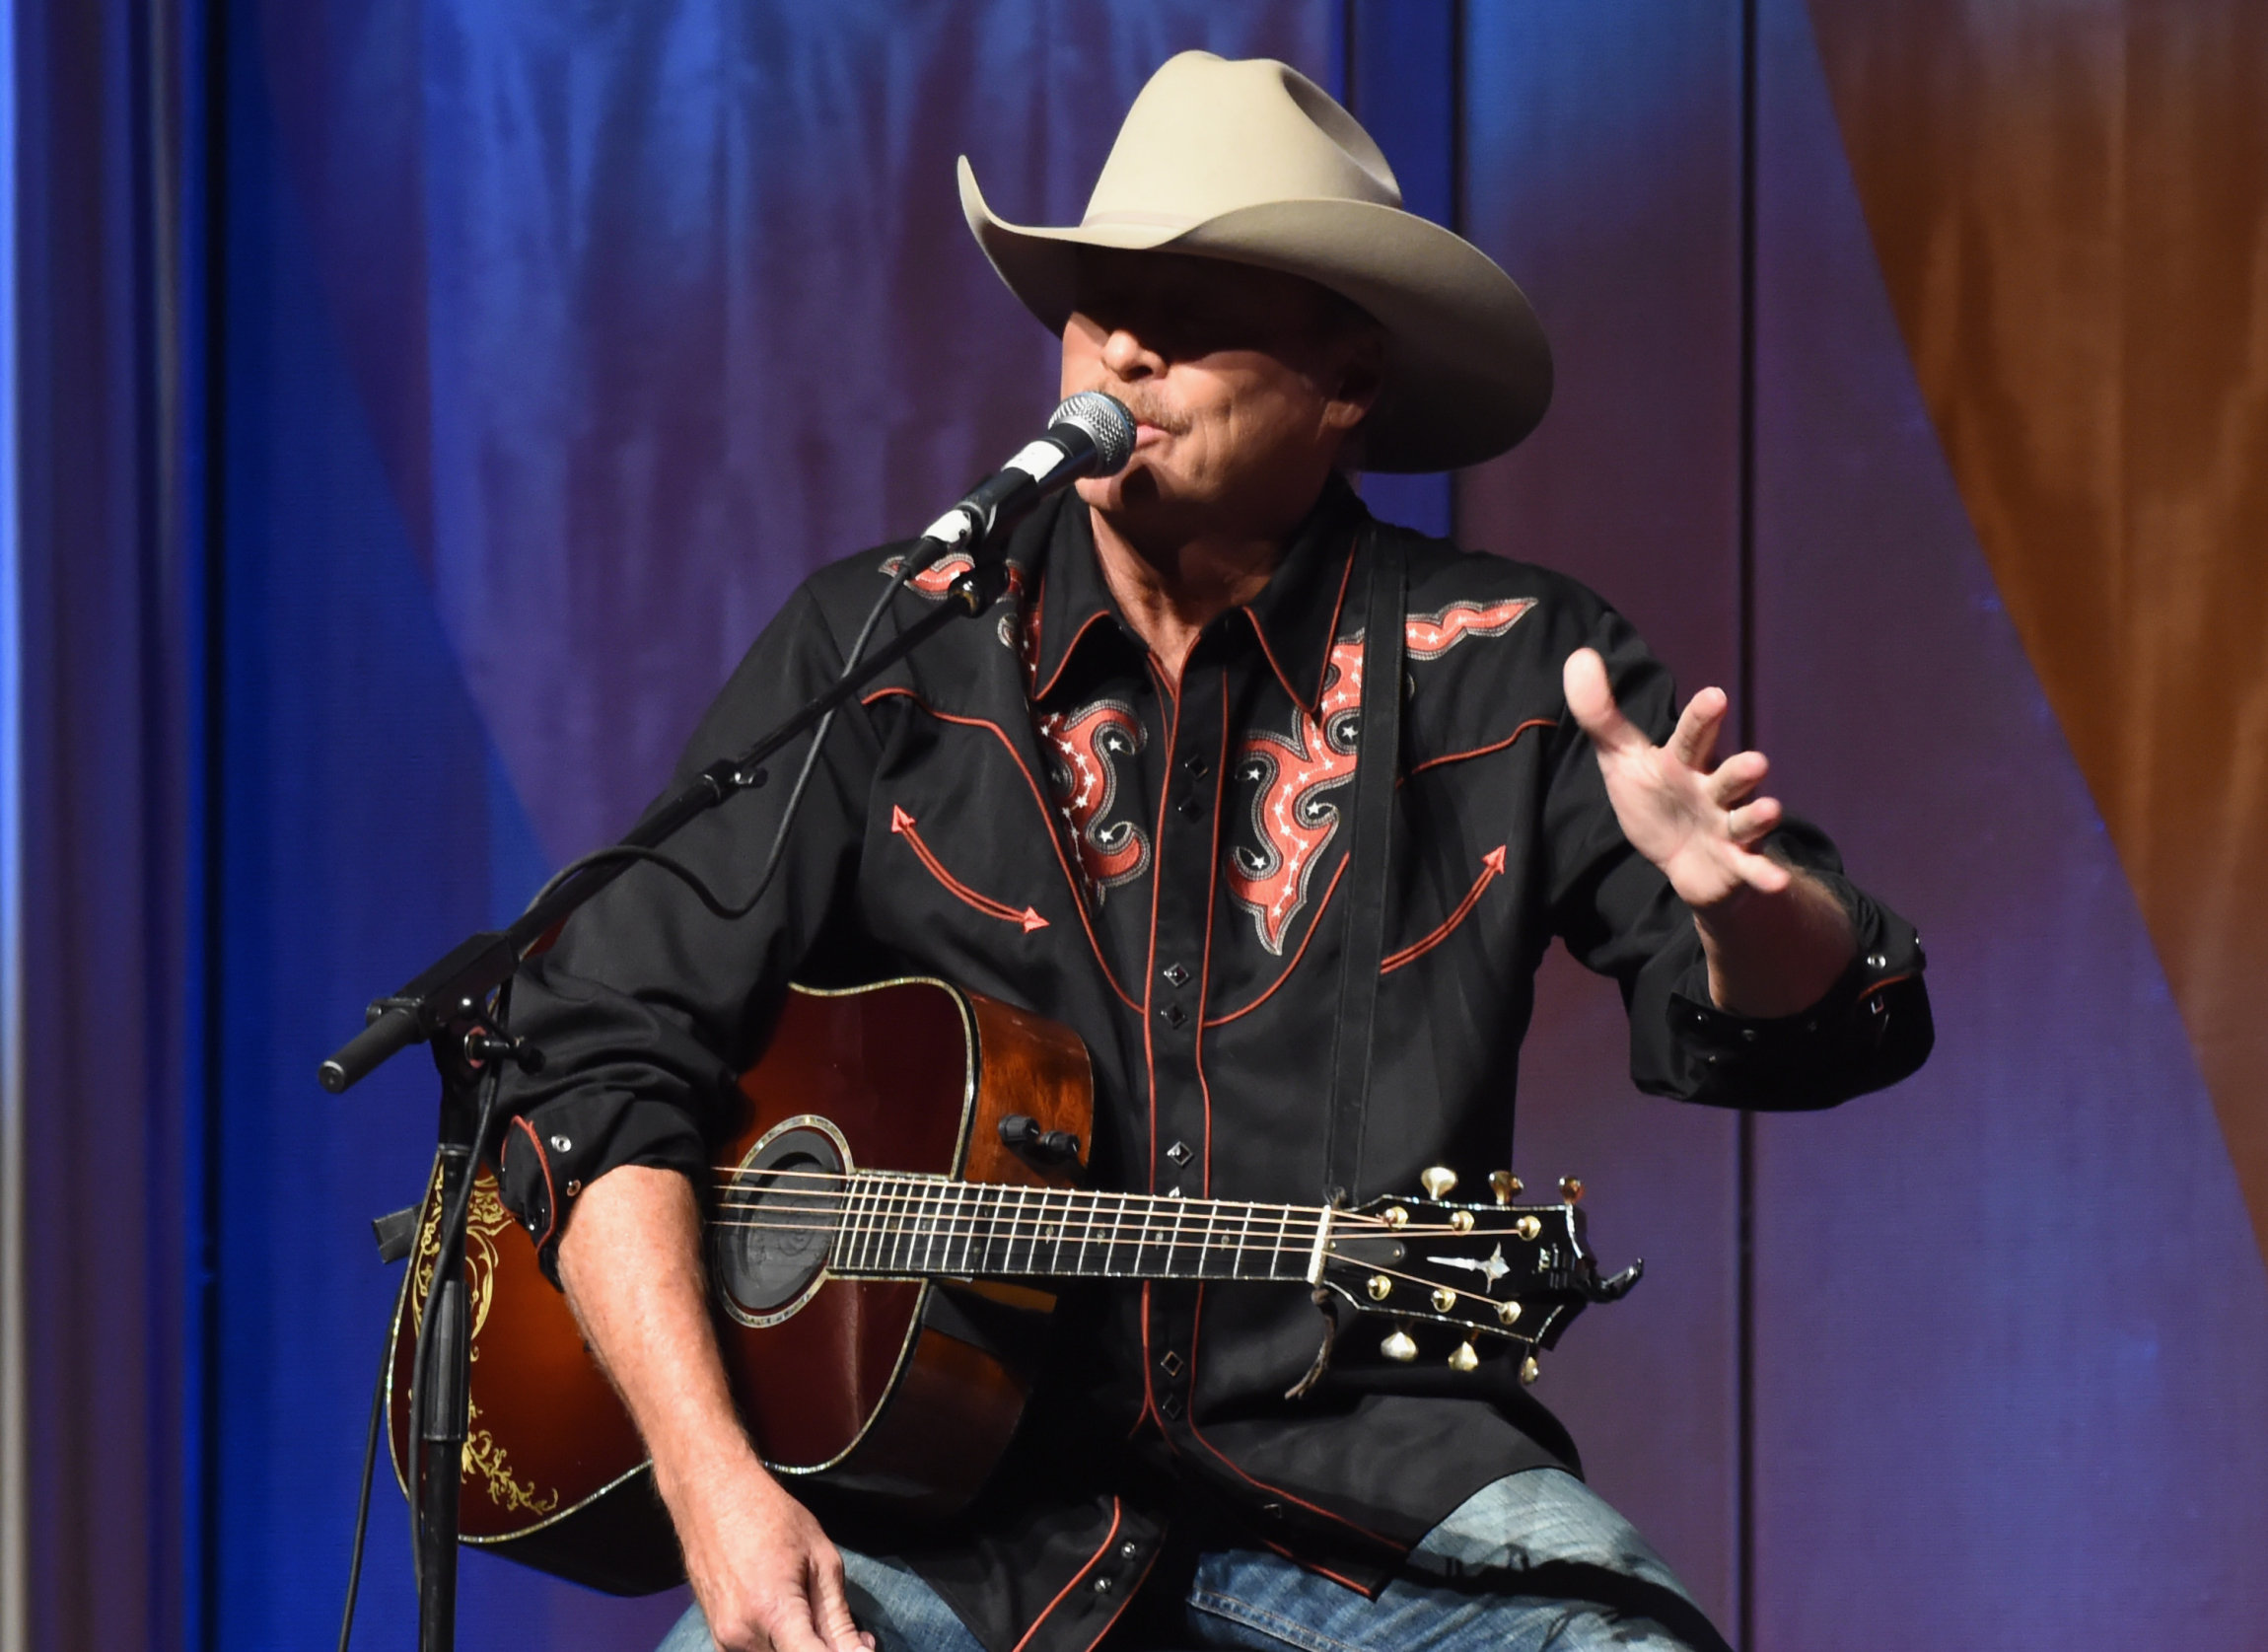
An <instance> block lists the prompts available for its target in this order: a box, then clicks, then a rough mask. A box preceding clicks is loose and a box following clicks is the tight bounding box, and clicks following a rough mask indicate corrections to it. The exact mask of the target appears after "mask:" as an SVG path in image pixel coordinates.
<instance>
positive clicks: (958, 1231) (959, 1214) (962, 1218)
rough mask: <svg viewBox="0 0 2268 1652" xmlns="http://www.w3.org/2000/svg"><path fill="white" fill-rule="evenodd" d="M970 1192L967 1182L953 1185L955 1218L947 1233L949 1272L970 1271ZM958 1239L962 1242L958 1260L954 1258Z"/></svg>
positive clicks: (946, 1264) (947, 1268)
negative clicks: (954, 1249)
mask: <svg viewBox="0 0 2268 1652" xmlns="http://www.w3.org/2000/svg"><path fill="white" fill-rule="evenodd" d="M968 1193H969V1187H968V1184H967V1183H965V1182H957V1183H955V1184H954V1185H953V1218H952V1220H951V1222H950V1223H949V1224H948V1225H947V1228H946V1235H945V1270H946V1271H947V1272H948V1273H965V1272H967V1271H968ZM956 1240H957V1241H959V1243H960V1260H959V1261H958V1262H956V1261H955V1260H954V1259H953V1247H954V1242H955V1241H956Z"/></svg>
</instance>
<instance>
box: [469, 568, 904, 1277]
mask: <svg viewBox="0 0 2268 1652" xmlns="http://www.w3.org/2000/svg"><path fill="white" fill-rule="evenodd" d="M841 664H842V655H841V650H840V649H839V647H838V646H837V644H836V642H835V640H834V637H833V635H832V633H831V632H830V630H829V628H828V626H827V624H826V621H825V619H824V617H823V616H822V615H821V613H820V611H819V610H818V605H817V604H816V602H815V600H814V599H813V597H812V596H811V593H810V591H809V589H808V588H807V589H806V590H805V591H803V592H800V593H799V594H798V595H797V597H795V598H794V599H791V600H790V602H789V603H788V605H787V606H786V608H785V609H784V610H783V611H781V613H780V614H779V615H778V617H776V618H775V619H774V620H773V622H772V623H771V625H769V626H768V627H767V628H766V629H765V630H764V632H763V634H762V635H761V636H759V637H758V638H757V639H756V642H755V643H754V645H753V646H752V647H751V648H750V649H749V651H748V653H747V655H746V657H745V658H744V660H743V661H742V663H741V665H740V667H739V668H738V669H737V670H736V671H735V672H734V674H733V677H732V679H731V681H730V682H728V683H727V684H726V686H725V688H724V690H723V692H721V693H720V694H719V695H718V697H717V699H716V701H715V702H714V703H713V704H712V705H711V707H710V709H709V711H708V713H707V715H706V716H705V717H704V718H703V719H702V722H701V725H700V727H699V729H698V730H697V731H696V732H695V734H694V736H693V738H692V740H691V741H690V742H689V743H688V745H687V746H686V748H685V752H684V754H683V756H682V757H681V758H680V760H679V762H678V764H677V770H676V774H675V776H674V777H673V781H672V783H671V787H670V790H669V792H668V793H667V794H665V795H666V796H674V795H675V793H676V792H677V791H678V790H679V789H681V788H682V787H683V786H685V785H686V784H688V783H689V782H690V781H691V780H692V779H693V778H694V777H695V776H696V775H697V774H698V773H699V772H700V771H701V769H703V768H704V767H706V766H707V765H708V764H710V763H712V762H714V761H717V760H718V759H720V758H723V757H728V756H731V755H733V754H737V753H739V752H742V751H744V750H746V749H747V748H748V747H749V746H750V745H752V744H753V743H754V742H755V740H756V739H757V738H758V737H759V736H760V735H761V734H762V733H763V732H764V731H765V730H766V729H767V728H769V727H771V726H773V725H774V724H776V723H777V722H778V721H779V720H780V719H782V718H784V717H785V716H787V715H788V714H789V713H791V712H792V711H794V710H795V709H796V708H797V707H798V706H800V705H802V704H803V703H805V702H806V701H807V700H808V699H809V698H810V697H811V696H813V695H814V694H815V693H817V692H818V691H819V690H821V689H822V688H824V687H825V686H826V685H827V684H828V683H829V682H832V681H833V680H834V678H835V677H836V676H837V674H838V673H839V672H840V670H841ZM807 750H808V737H807V739H806V740H804V741H798V742H796V743H795V744H793V745H791V746H790V747H788V748H787V749H786V750H785V751H783V752H781V753H779V754H777V755H776V756H775V757H774V758H773V759H772V760H771V761H770V763H769V764H768V765H767V766H768V768H769V771H770V773H769V778H768V780H767V781H766V783H765V784H763V785H760V786H758V787H756V788H754V789H752V790H746V791H743V792H740V793H738V794H736V795H735V796H734V797H733V798H731V799H730V800H729V801H727V802H726V803H725V804H723V805H722V806H721V807H719V808H717V809H713V810H711V811H709V812H708V813H707V814H705V815H702V816H700V817H698V818H697V819H696V820H694V821H693V822H692V823H691V824H689V825H688V826H685V827H684V828H683V829H682V830H680V831H679V832H678V833H677V834H676V835H675V836H674V837H673V838H672V839H671V840H670V841H669V843H668V844H667V845H666V846H665V852H666V853H668V854H669V855H670V856H671V857H672V858H673V859H674V860H676V861H678V862H679V863H680V864H682V865H683V866H684V867H685V868H687V869H688V870H690V871H691V872H692V873H693V874H694V875H696V876H697V877H699V878H700V879H701V880H702V882H703V883H705V884H706V885H707V886H708V888H709V889H710V890H711V891H712V892H713V893H714V895H715V896H716V898H718V899H719V900H720V901H722V902H723V903H725V904H726V905H728V906H737V905H739V904H742V903H744V902H745V901H746V900H747V899H748V896H749V894H750V892H751V891H753V889H754V887H755V884H756V881H757V879H758V877H759V875H760V873H761V872H762V869H763V864H764V859H765V856H766V855H767V854H768V853H769V851H770V848H771V844H772V842H773V839H774V836H775V834H776V832H777V828H778V826H779V822H780V817H781V812H782V810H783V808H784V806H785V804H786V802H787V797H788V793H789V792H790V790H791V789H792V787H793V783H794V778H795V774H796V771H797V769H798V768H799V767H800V765H801V764H802V762H803V759H804V754H805V753H806V751H807ZM875 752H876V746H875V741H874V737H873V733H872V730H871V728H870V726H869V724H868V721H867V715H866V713H865V712H864V710H863V709H862V708H861V707H859V706H858V705H856V704H853V705H849V706H846V707H844V708H843V709H842V710H841V711H840V712H839V713H838V714H837V716H836V718H835V724H834V728H833V730H832V732H831V733H830V734H829V735H828V737H827V741H826V744H825V747H824V748H823V750H822V751H821V753H820V755H819V760H818V763H817V765H816V767H815V770H814V772H813V775H812V780H811V784H810V786H809V788H808V789H807V791H806V793H805V796H804V799H803V803H802V806H801V809H800V811H799V813H798V815H797V819H796V822H795V825H794V828H793V830H792V831H790V832H789V834H788V837H787V840H786V844H785V846H784V848H783V850H782V854H781V862H780V868H779V872H778V874H777V876H776V877H775V878H774V879H773V881H772V883H771V885H770V886H769V887H768V888H767V889H766V890H765V892H764V894H763V895H762V897H761V898H759V899H757V900H756V902H755V903H754V905H753V907H752V908H751V909H750V910H748V911H747V912H746V913H745V914H744V915H741V916H739V917H735V918H731V919H725V918H720V917H718V916H717V915H716V914H715V913H713V912H711V911H710V910H709V909H708V908H707V907H706V906H705V905H704V904H703V903H702V902H701V901H700V899H699V898H697V897H696V896H695V895H694V893H693V892H692V890H691V889H689V888H688V887H687V886H686V885H685V884H684V883H683V882H682V881H681V880H679V879H677V878H675V877H673V876H672V875H671V874H670V873H669V872H667V871H666V870H664V869H663V868H661V867H658V866H653V865H645V864H641V865H634V866H632V867H631V868H630V869H629V870H628V871H626V872H625V873H623V875H622V876H621V877H620V878H618V879H617V880H615V882H614V883H613V884H612V885H610V886H609V887H608V888H606V889H605V890H603V891H602V892H601V893H600V894H599V895H598V896H597V897H596V898H593V899H592V900H591V901H590V902H589V903H588V904H587V905H585V906H583V907H582V908H581V909H580V910H578V911H577V912H576V913H575V914H574V915H573V916H572V917H571V918H569V919H568V920H567V922H566V924H565V926H564V927H563V928H562V930H561V932H560V934H559V936H558V939H557V942H556V944H555V945H554V946H553V947H552V948H551V949H550V950H549V951H548V952H546V953H544V954H542V955H541V956H538V957H534V958H532V959H530V960H529V961H528V962H527V963H526V964H525V965H523V967H522V969H521V971H520V973H519V975H518V976H517V977H516V979H515V981H514V983H513V988H512V1001H511V1026H512V1031H513V1033H514V1034H515V1035H517V1036H519V1037H522V1038H525V1039H527V1040H528V1041H530V1042H532V1043H533V1044H534V1045H535V1046H536V1047H537V1048H539V1049H540V1050H542V1052H543V1055H544V1065H543V1069H542V1071H541V1072H540V1073H536V1074H521V1073H508V1075H507V1077H506V1079H505V1090H506V1094H505V1098H504V1100H505V1105H506V1107H507V1110H508V1112H509V1113H510V1114H511V1115H512V1120H513V1121H512V1123H511V1125H510V1126H509V1128H508V1129H507V1130H506V1132H505V1137H504V1142H503V1145H502V1147H501V1149H500V1151H499V1155H498V1167H499V1172H500V1175H499V1181H500V1183H501V1186H502V1193H503V1198H504V1202H505V1205H506V1207H507V1208H508V1209H509V1210H511V1211H512V1213H513V1214H514V1215H515V1216H516V1217H517V1218H518V1219H519V1220H520V1222H521V1224H522V1225H523V1226H524V1227H526V1228H527V1229H528V1231H529V1233H530V1234H531V1235H532V1237H533V1238H534V1240H535V1242H536V1247H537V1255H538V1257H539V1258H540V1259H541V1261H542V1264H543V1267H544V1269H545V1271H546V1272H550V1271H551V1269H552V1268H553V1266H554V1257H555V1249H556V1246H557V1244H558V1241H559V1237H560V1235H561V1233H562V1232H563V1231H564V1230H565V1227H566V1224H567V1222H568V1220H569V1219H570V1217H571V1215H572V1213H573V1210H574V1205H575V1200H576V1198H577V1197H578V1196H579V1195H580V1193H581V1191H582V1189H583V1188H584V1187H585V1186H586V1185H589V1184H590V1183H592V1182H594V1181H596V1180H597V1179H598V1178H600V1177H601V1176H603V1175H605V1174H606V1172H608V1171H610V1170H613V1169H615V1168H617V1167H619V1166H622V1165H632V1164H635V1165H650V1166H658V1167H662V1168H666V1169H670V1170H675V1171H678V1172H680V1173H682V1174H684V1175H685V1176H687V1177H688V1178H690V1179H691V1180H692V1181H693V1184H694V1187H695V1189H696V1191H697V1192H703V1193H705V1191H706V1188H707V1186H708V1177H707V1175H706V1173H705V1167H706V1166H707V1164H708V1158H709V1144H710V1142H711V1141H712V1140H713V1139H714V1138H715V1136H716V1134H717V1133H718V1130H717V1127H718V1125H719V1123H720V1111H721V1109H722V1107H723V1105H724V1102H725V1099H726V1098H727V1097H728V1096H729V1094H730V1092H731V1090H732V1087H733V1085H734V1082H735V1080H736V1077H737V1075H738V1074H739V1073H741V1072H742V1071H744V1069H745V1068H746V1067H747V1066H748V1065H750V1064H751V1063H752V1062H753V1060H754V1059H755V1057H756V1055H757V1053H758V1052H759V1051H760V1050H761V1048H762V1044H763V1040H764V1038H765V1036H766V1034H767V1032H768V1029H769V1025H770V1022H771V1019H772V1017H773V1015H774V1014H775V1013H776V1009H777V1006H778V1003H779V1000H780V998H781V996H782V995H783V994H784V993H785V991H786V989H787V984H788V981H789V980H790V978H791V977H792V976H793V974H794V973H795V971H796V970H797V969H798V968H799V966H800V965H801V964H802V963H803V961H804V957H805V954H806V953H807V951H808V950H809V949H810V947H811V945H812V943H813V941H814V939H815V937H816V936H817V935H818V934H819V933H820V931H821V929H822V928H823V927H824V926H825V925H826V923H827V921H828V918H829V915H830V913H832V912H834V911H835V910H836V909H837V908H839V907H840V906H843V905H845V904H847V896H848V892H849V891H850V890H851V889H852V887H853V885H854V884H855V881H856V877H857V862H858V853H859V845H860V843H861V840H862V834H863V823H864V818H865V814H866V809H867V801H868V795H869V793H870V791H871V789H872V780H871V777H872V773H873V769H874V762H875Z"/></svg>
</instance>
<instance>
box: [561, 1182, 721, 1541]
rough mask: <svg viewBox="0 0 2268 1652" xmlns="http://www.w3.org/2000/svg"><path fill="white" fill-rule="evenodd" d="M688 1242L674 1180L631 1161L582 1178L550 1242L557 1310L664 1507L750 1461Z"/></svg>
mask: <svg viewBox="0 0 2268 1652" xmlns="http://www.w3.org/2000/svg"><path fill="white" fill-rule="evenodd" d="M700 1243H701V1239H700V1212H699V1211H698V1210H697V1209H696V1208H695V1206H694V1203H693V1192H692V1189H691V1188H690V1187H689V1186H687V1185H686V1184H685V1179H684V1178H683V1177H682V1176H679V1175H677V1174H676V1173H675V1172H674V1171H667V1170H653V1169H649V1168H647V1167H646V1166H643V1165H624V1166H623V1167H621V1168H620V1169H618V1170H614V1171H610V1172H608V1173H607V1174H606V1175H604V1176H602V1177H600V1178H598V1179H597V1180H596V1181H594V1182H593V1183H592V1184H591V1185H590V1186H589V1187H588V1188H586V1189H585V1190H584V1192H583V1195H582V1197H581V1198H580V1199H579V1200H578V1201H577V1205H576V1210H575V1219H574V1221H572V1222H571V1223H569V1224H568V1228H567V1232H566V1234H565V1235H564V1237H562V1238H561V1240H560V1242H559V1280H560V1283H561V1284H562V1285H564V1286H565V1287H566V1290H567V1300H568V1303H569V1304H570V1305H571V1306H572V1307H573V1308H574V1310H575V1317H576V1319H577V1320H578V1321H580V1322H581V1324H582V1327H583V1334H584V1336H585V1337H586V1338H587V1339H588V1340H589V1341H590V1343H591V1346H592V1348H593V1349H594V1350H595V1351H596V1352H597V1353H598V1355H599V1359H600V1361H601V1363H602V1364H603V1365H604V1366H605V1368H606V1374H607V1375H608V1376H609V1377H611V1378H612V1379H613V1382H614V1386H615V1388H616V1389H617V1390H618V1391H619V1392H620V1393H621V1396H622V1400H623V1402H624V1404H626V1405H627V1406H628V1407H629V1410H630V1417H631V1420H632V1421H634V1422H635V1423H636V1424H637V1425H638V1432H639V1434H640V1435H641V1436H642V1437H643V1438H644V1439H645V1442H646V1449H647V1451H648V1452H649V1453H651V1454H652V1456H653V1459H654V1472H655V1476H656V1485H657V1488H658V1489H659V1490H660V1491H661V1493H662V1495H663V1498H664V1500H665V1501H666V1502H668V1503H669V1504H670V1506H671V1508H672V1509H673V1510H675V1509H676V1508H677V1507H678V1505H679V1503H680V1501H682V1500H688V1499H690V1500H698V1499H699V1497H700V1495H701V1492H702V1489H703V1486H702V1482H703V1480H704V1479H705V1478H707V1477H709V1476H712V1475H714V1474H716V1473H718V1472H727V1473H730V1472H746V1469H747V1468H748V1467H749V1466H750V1465H751V1464H752V1463H753V1462H754V1456H755V1454H754V1450H753V1448H752V1447H750V1445H749V1444H748V1440H747V1435H746V1433H745V1431H744V1429H743V1428H742V1426H741V1421H740V1417H739V1414H738V1413H737V1412H736V1411H735V1409H734V1407H733V1399H732V1391H731V1389H730V1388H729V1387H728V1386H727V1384H726V1380H725V1368H724V1363H723V1361H722V1360H720V1359H719V1358H718V1355H717V1342H716V1332H715V1330H714V1329H713V1328H712V1327H711V1326H710V1323H709V1315H708V1308H707V1302H706V1297H707V1287H706V1284H705V1282H704V1280H703V1278H702V1273H701V1250H700ZM758 1467H759V1472H760V1466H758Z"/></svg>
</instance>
